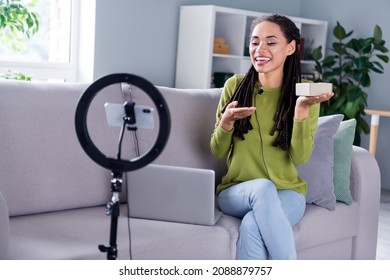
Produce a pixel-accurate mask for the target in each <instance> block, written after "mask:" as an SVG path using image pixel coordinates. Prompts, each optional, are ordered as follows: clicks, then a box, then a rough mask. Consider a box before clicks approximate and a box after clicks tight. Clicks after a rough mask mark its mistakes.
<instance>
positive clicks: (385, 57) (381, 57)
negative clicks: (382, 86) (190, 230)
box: [376, 54, 389, 63]
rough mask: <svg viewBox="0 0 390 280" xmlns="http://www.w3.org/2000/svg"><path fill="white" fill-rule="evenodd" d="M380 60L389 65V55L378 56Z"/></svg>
mask: <svg viewBox="0 0 390 280" xmlns="http://www.w3.org/2000/svg"><path fill="white" fill-rule="evenodd" d="M376 56H377V57H378V58H379V59H380V60H382V61H383V62H385V63H388V62H389V57H388V56H387V55H380V54H377V55H376Z"/></svg>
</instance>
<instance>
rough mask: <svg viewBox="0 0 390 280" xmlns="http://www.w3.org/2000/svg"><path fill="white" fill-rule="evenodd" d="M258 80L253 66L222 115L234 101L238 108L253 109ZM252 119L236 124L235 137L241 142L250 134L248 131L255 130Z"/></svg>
mask: <svg viewBox="0 0 390 280" xmlns="http://www.w3.org/2000/svg"><path fill="white" fill-rule="evenodd" d="M257 80H258V74H257V71H256V69H255V68H254V67H253V66H251V67H250V68H249V70H248V72H247V73H246V75H245V76H244V78H243V79H242V80H241V82H240V83H239V84H238V86H237V88H236V90H235V91H234V93H233V95H232V97H231V98H230V100H229V101H228V102H227V103H226V104H225V106H224V107H223V109H222V113H224V112H225V110H226V107H227V105H228V104H229V103H231V102H233V101H237V102H238V104H237V107H251V106H252V98H253V89H254V87H255V85H256V82H257ZM250 118H251V116H249V117H246V118H244V119H240V120H236V121H235V122H234V131H233V135H234V136H237V137H239V138H240V139H241V140H244V139H245V137H244V134H246V133H248V131H249V130H251V129H252V128H253V127H252V124H251V123H250Z"/></svg>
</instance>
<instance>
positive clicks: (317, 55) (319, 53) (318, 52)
mask: <svg viewBox="0 0 390 280" xmlns="http://www.w3.org/2000/svg"><path fill="white" fill-rule="evenodd" d="M312 55H313V59H314V60H320V59H321V58H322V46H319V47H318V48H315V49H313V51H312Z"/></svg>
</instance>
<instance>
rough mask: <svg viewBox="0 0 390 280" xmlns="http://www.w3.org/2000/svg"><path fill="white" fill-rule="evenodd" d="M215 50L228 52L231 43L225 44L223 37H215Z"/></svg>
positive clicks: (221, 52)
mask: <svg viewBox="0 0 390 280" xmlns="http://www.w3.org/2000/svg"><path fill="white" fill-rule="evenodd" d="M213 52H214V53H217V54H228V53H229V45H227V44H225V40H224V39H223V38H215V39H214V51H213Z"/></svg>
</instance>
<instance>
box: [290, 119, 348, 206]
mask: <svg viewBox="0 0 390 280" xmlns="http://www.w3.org/2000/svg"><path fill="white" fill-rule="evenodd" d="M342 119H343V115H331V116H324V117H320V118H319V119H318V128H317V133H316V135H315V138H314V149H313V153H312V155H311V158H310V160H309V161H308V162H307V163H305V164H303V165H301V166H297V170H298V172H299V176H301V177H302V178H303V179H304V180H305V181H306V182H307V184H308V189H307V194H306V202H307V203H309V204H310V203H314V204H317V205H318V206H321V207H325V208H327V209H329V210H334V209H335V207H336V196H335V194H334V184H333V159H334V154H333V148H334V136H335V134H336V132H337V129H338V127H339V125H340V122H341V120H342Z"/></svg>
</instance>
